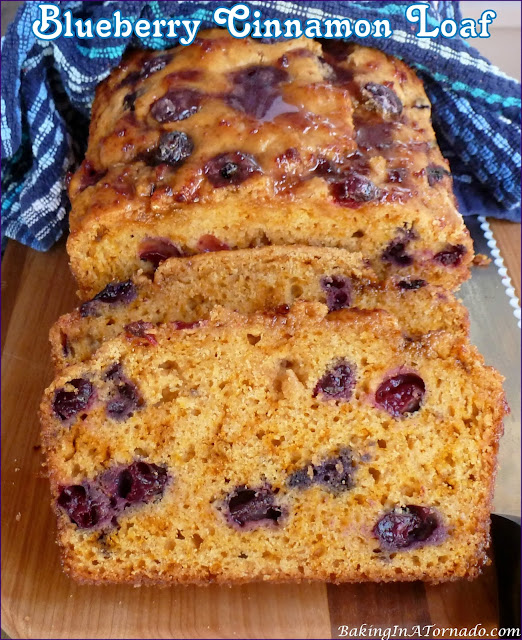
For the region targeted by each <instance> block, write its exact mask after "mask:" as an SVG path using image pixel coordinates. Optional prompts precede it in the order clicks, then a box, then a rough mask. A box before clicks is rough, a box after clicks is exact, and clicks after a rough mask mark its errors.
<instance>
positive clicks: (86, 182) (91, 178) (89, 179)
mask: <svg viewBox="0 0 522 640" xmlns="http://www.w3.org/2000/svg"><path fill="white" fill-rule="evenodd" d="M106 173H107V170H103V171H96V169H95V168H94V167H93V165H92V164H91V163H90V162H89V161H88V160H84V161H83V163H82V167H81V174H80V176H81V177H80V186H79V189H78V191H80V192H81V191H84V190H85V189H87V187H92V186H93V185H95V184H96V183H97V182H99V181H100V180H101V179H102V178H103V176H104V175H105V174H106Z"/></svg>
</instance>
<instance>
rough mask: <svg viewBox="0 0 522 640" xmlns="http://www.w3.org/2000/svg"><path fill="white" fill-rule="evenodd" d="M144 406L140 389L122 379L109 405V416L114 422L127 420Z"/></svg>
mask: <svg viewBox="0 0 522 640" xmlns="http://www.w3.org/2000/svg"><path fill="white" fill-rule="evenodd" d="M142 404H143V400H142V398H141V396H140V394H139V392H138V388H137V387H136V385H135V384H133V383H132V382H129V381H128V380H125V379H122V380H120V381H119V382H118V384H117V386H116V389H115V391H113V392H112V394H111V399H110V400H109V402H108V403H107V415H108V416H109V417H110V418H112V419H113V420H126V419H127V418H130V416H132V415H133V413H134V412H135V411H136V409H138V408H139V407H140V406H141V405H142Z"/></svg>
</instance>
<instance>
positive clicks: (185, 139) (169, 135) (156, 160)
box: [142, 131, 194, 167]
mask: <svg viewBox="0 0 522 640" xmlns="http://www.w3.org/2000/svg"><path fill="white" fill-rule="evenodd" d="M193 151H194V143H193V142H192V138H191V137H190V136H188V135H187V134H186V133H184V132H183V131H164V132H163V133H162V134H161V136H160V139H159V142H158V146H157V147H156V148H155V149H153V150H152V151H150V152H146V153H144V154H142V158H143V160H144V161H145V162H146V163H147V164H148V165H150V166H157V165H159V164H168V165H170V166H171V167H179V166H180V165H181V164H182V163H183V162H184V161H185V160H186V159H187V158H188V157H189V156H190V155H191V154H192V152H193Z"/></svg>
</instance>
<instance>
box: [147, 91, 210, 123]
mask: <svg viewBox="0 0 522 640" xmlns="http://www.w3.org/2000/svg"><path fill="white" fill-rule="evenodd" d="M202 97H203V96H202V94H201V93H200V92H199V91H196V90H195V89H171V90H170V91H168V92H167V93H166V94H165V95H164V96H163V97H162V98H160V99H159V100H156V102H154V103H153V105H152V106H151V108H150V114H151V116H152V117H153V118H154V119H155V120H157V121H158V122H161V123H163V122H178V121H179V120H185V119H186V118H190V116H192V115H194V114H195V113H197V112H198V111H199V109H200V103H201V99H202Z"/></svg>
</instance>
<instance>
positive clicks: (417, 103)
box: [68, 30, 473, 299]
mask: <svg viewBox="0 0 522 640" xmlns="http://www.w3.org/2000/svg"><path fill="white" fill-rule="evenodd" d="M69 193H70V198H71V202H72V212H71V216H70V226H71V234H70V237H69V242H68V250H69V253H70V257H71V267H72V269H73V272H74V274H75V276H76V278H77V280H78V284H79V287H80V293H81V295H82V297H83V298H84V299H85V298H89V297H92V296H93V295H94V294H95V293H96V292H97V291H99V290H101V289H102V288H103V287H104V286H105V285H106V284H107V283H108V282H110V281H111V280H120V281H121V280H125V279H126V278H128V277H130V276H131V275H132V274H133V273H135V272H136V271H137V270H138V269H140V268H142V269H144V270H145V271H146V270H147V269H148V270H151V269H152V264H151V263H150V262H149V261H147V260H141V259H140V254H142V253H143V243H145V244H147V243H148V242H150V240H151V239H156V240H157V239H160V240H165V239H168V240H169V241H170V242H171V243H172V244H173V245H174V246H175V247H176V251H177V252H178V254H181V255H192V254H194V253H199V252H200V251H201V248H200V244H201V238H202V237H203V238H204V237H206V236H207V235H212V236H214V237H215V238H217V239H218V241H219V242H221V243H223V244H225V245H226V246H228V247H229V248H231V249H241V248H248V247H253V246H259V245H264V244H265V245H266V244H275V245H290V244H307V245H315V246H319V245H322V246H328V247H342V248H345V249H348V250H350V251H360V252H361V253H363V255H364V256H365V257H366V258H367V259H368V260H369V262H370V263H371V266H372V267H373V268H374V270H375V271H376V273H377V274H378V275H379V277H381V278H386V277H388V276H390V275H395V274H399V275H403V276H405V277H409V278H423V279H426V280H428V281H430V282H431V283H434V284H440V285H442V286H444V287H446V288H455V287H457V286H458V285H459V284H460V283H461V282H462V281H463V280H465V279H466V278H467V277H468V275H469V269H468V267H469V265H470V263H471V261H472V259H473V251H472V245H471V240H470V238H469V234H468V233H467V231H466V229H465V227H464V225H463V222H462V218H461V216H460V215H459V213H458V211H457V209H456V205H455V199H454V196H453V193H452V188H451V177H450V174H449V166H448V164H447V162H446V161H445V160H444V159H443V157H442V156H441V154H440V151H439V149H438V146H437V144H436V140H435V136H434V133H433V130H432V127H431V122H430V105H429V102H428V100H427V98H426V95H425V93H424V90H423V87H422V83H421V82H420V80H419V79H418V78H417V77H416V76H415V74H414V73H413V72H412V71H411V69H409V68H407V67H406V66H405V65H404V64H403V63H401V62H400V61H399V60H397V59H394V58H391V57H388V56H386V55H384V54H383V53H381V52H378V51H376V50H373V49H368V48H365V47H359V46H355V45H350V44H347V45H345V46H344V48H342V47H341V48H337V49H335V50H332V48H331V45H328V43H326V44H324V45H321V43H319V42H316V41H312V40H309V39H299V40H292V41H288V42H282V43H273V44H264V43H262V42H256V41H254V40H251V39H244V40H238V39H234V38H232V37H231V36H229V35H228V34H227V33H226V32H223V31H221V30H212V31H208V32H203V33H202V34H201V35H200V37H199V38H198V39H197V41H196V42H195V43H194V44H193V45H191V46H188V47H178V48H176V49H173V50H171V51H169V52H161V53H146V52H135V53H133V54H131V55H129V56H128V57H126V59H125V60H124V61H123V62H122V63H121V64H120V66H119V67H118V68H117V69H115V70H114V71H113V73H112V74H111V75H110V76H109V77H108V78H107V79H106V80H105V81H104V82H103V83H102V84H101V85H100V86H99V88H98V91H97V96H96V100H95V102H94V105H93V114H92V123H91V128H90V139H89V147H88V151H87V155H86V159H85V161H84V163H83V164H82V166H81V167H80V168H79V170H78V171H77V172H76V174H75V175H74V176H73V178H72V180H71V183H70V190H69Z"/></svg>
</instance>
